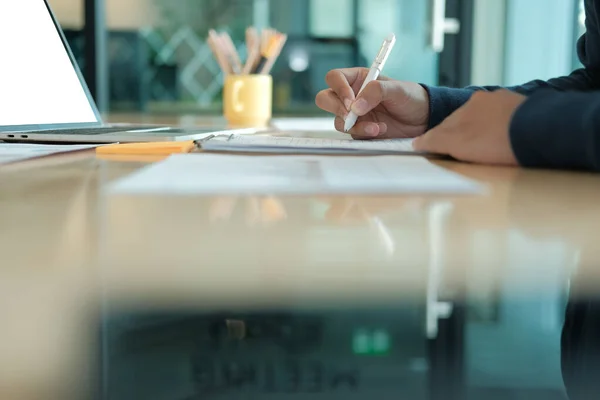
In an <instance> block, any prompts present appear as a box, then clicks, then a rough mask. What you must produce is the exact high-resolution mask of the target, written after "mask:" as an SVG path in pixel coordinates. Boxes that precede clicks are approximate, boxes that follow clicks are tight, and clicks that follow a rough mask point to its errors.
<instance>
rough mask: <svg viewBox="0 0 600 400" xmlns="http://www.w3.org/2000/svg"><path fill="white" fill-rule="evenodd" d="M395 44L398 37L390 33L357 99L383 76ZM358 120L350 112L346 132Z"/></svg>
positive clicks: (345, 125) (345, 127)
mask: <svg viewBox="0 0 600 400" xmlns="http://www.w3.org/2000/svg"><path fill="white" fill-rule="evenodd" d="M395 44H396V35H394V34H393V33H390V35H389V36H388V37H387V38H385V40H384V41H383V44H382V45H381V49H380V50H379V53H378V54H377V57H375V61H373V64H372V65H371V69H370V70H369V74H368V75H367V77H366V78H365V81H364V82H363V84H362V87H361V88H360V90H359V91H358V94H357V95H356V97H358V95H360V93H361V92H362V91H363V90H364V89H365V87H366V86H367V85H368V84H369V83H370V82H373V81H374V80H377V78H379V75H380V74H381V71H382V70H383V67H384V65H385V62H386V61H387V59H388V57H389V56H390V53H391V52H392V49H393V48H394V45H395ZM357 119H358V116H357V115H356V114H355V113H354V112H352V111H350V113H349V114H348V116H347V117H346V122H345V123H344V131H346V132H348V131H349V130H350V129H352V128H353V127H354V125H355V124H356V120H357Z"/></svg>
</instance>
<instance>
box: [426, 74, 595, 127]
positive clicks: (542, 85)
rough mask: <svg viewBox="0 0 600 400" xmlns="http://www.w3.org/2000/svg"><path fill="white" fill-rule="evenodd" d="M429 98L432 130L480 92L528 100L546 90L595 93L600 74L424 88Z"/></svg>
mask: <svg viewBox="0 0 600 400" xmlns="http://www.w3.org/2000/svg"><path fill="white" fill-rule="evenodd" d="M423 87H424V88H425V89H426V90H427V93H428V94H429V111H430V117H429V127H428V128H429V129H431V128H433V127H435V126H437V125H439V124H440V123H442V121H443V120H444V119H446V118H447V117H448V116H449V115H450V114H452V113H453V112H454V111H456V110H457V109H458V108H460V107H461V106H462V105H463V104H465V103H466V102H467V101H468V100H469V99H470V98H471V95H472V94H473V93H474V92H475V91H478V90H486V91H495V90H499V89H507V90H511V91H513V92H517V93H519V94H522V95H524V96H531V95H533V94H535V93H536V92H537V91H539V90H542V89H553V90H556V91H562V92H564V91H581V92H586V91H591V90H598V89H600V74H594V73H592V72H591V71H590V70H587V69H579V70H576V71H574V72H573V73H572V74H571V75H569V76H565V77H560V78H554V79H550V80H548V81H542V80H534V81H531V82H528V83H525V84H523V85H519V86H511V87H501V86H470V87H466V88H463V89H454V88H446V87H433V86H427V85H423Z"/></svg>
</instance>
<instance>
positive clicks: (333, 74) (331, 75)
mask: <svg viewBox="0 0 600 400" xmlns="http://www.w3.org/2000/svg"><path fill="white" fill-rule="evenodd" d="M339 74H340V71H338V70H337V69H332V70H331V71H329V72H327V74H326V75H325V82H327V84H328V85H329V86H331V83H332V82H334V81H335V80H336V79H337V78H338V77H339Z"/></svg>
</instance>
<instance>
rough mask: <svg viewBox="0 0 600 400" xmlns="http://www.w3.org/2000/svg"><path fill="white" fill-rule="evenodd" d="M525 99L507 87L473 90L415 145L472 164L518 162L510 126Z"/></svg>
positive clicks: (512, 163) (417, 140) (421, 149)
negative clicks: (465, 101)
mask: <svg viewBox="0 0 600 400" xmlns="http://www.w3.org/2000/svg"><path fill="white" fill-rule="evenodd" d="M525 100H526V97H524V96H521V95H520V94H517V93H513V92H509V91H506V90H500V91H497V92H475V93H474V94H473V96H472V97H471V99H470V100H469V101H468V102H467V103H466V104H465V105H464V106H462V107H461V108H459V109H458V110H456V111H455V112H454V113H453V114H452V115H450V116H449V117H448V118H447V119H446V120H445V121H444V122H442V123H441V124H440V125H439V126H437V127H435V128H433V129H432V130H430V131H429V132H427V133H426V134H425V135H423V136H421V137H419V138H417V139H415V142H414V148H415V150H417V151H426V152H431V153H436V154H444V155H449V156H451V157H453V158H455V159H457V160H461V161H467V162H473V163H481V164H493V165H518V162H517V159H516V158H515V155H514V153H513V150H512V147H511V144H510V135H509V128H510V122H511V120H512V116H513V114H514V113H515V111H516V110H517V108H519V106H520V105H521V104H522V103H523V102H524V101H525Z"/></svg>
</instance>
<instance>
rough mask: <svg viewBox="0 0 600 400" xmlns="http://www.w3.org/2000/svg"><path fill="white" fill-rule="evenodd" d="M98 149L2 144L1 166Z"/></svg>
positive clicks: (0, 151) (92, 146)
mask: <svg viewBox="0 0 600 400" xmlns="http://www.w3.org/2000/svg"><path fill="white" fill-rule="evenodd" d="M94 147H98V146H96V145H53V144H26V143H0V164H8V163H12V162H17V161H23V160H28V159H30V158H37V157H45V156H49V155H52V154H59V153H68V152H73V151H81V150H87V149H92V148H94Z"/></svg>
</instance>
